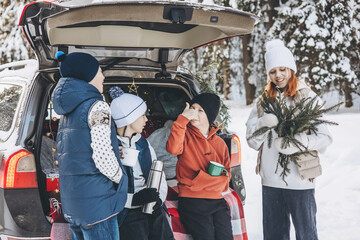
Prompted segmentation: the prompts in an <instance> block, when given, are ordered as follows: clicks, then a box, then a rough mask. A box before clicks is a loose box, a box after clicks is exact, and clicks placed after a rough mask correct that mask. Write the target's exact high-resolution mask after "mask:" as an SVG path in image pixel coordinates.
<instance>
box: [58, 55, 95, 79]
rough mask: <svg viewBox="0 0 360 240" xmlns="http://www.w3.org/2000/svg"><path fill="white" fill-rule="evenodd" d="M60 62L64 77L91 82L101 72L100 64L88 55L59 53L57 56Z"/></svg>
mask: <svg viewBox="0 0 360 240" xmlns="http://www.w3.org/2000/svg"><path fill="white" fill-rule="evenodd" d="M55 58H56V60H58V61H59V62H60V74H61V76H62V77H72V78H77V79H80V80H84V81H86V82H90V81H91V80H93V79H94V77H95V76H96V74H97V72H98V70H99V62H98V61H97V60H96V58H94V57H93V56H91V55H90V54H87V53H81V52H73V53H70V54H68V55H66V54H65V53H64V52H62V51H58V52H57V53H56V55H55Z"/></svg>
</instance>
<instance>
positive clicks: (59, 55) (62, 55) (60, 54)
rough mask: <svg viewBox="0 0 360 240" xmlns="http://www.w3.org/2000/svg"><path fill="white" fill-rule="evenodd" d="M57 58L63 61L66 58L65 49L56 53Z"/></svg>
mask: <svg viewBox="0 0 360 240" xmlns="http://www.w3.org/2000/svg"><path fill="white" fill-rule="evenodd" d="M55 58H56V60H58V62H62V61H63V60H64V59H65V58H66V54H65V53H64V52H63V51H58V52H57V53H56V54H55Z"/></svg>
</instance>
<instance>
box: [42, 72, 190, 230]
mask: <svg viewBox="0 0 360 240" xmlns="http://www.w3.org/2000/svg"><path fill="white" fill-rule="evenodd" d="M113 86H118V87H120V88H121V89H122V90H123V91H124V92H126V93H132V94H136V95H138V96H139V97H141V98H142V99H144V101H145V102H146V104H147V107H148V111H147V113H146V115H147V118H148V121H147V123H146V126H145V128H144V130H143V132H142V135H143V136H145V137H146V138H147V137H149V136H150V135H151V134H152V133H153V132H154V131H155V130H157V129H160V128H162V127H163V126H164V124H165V122H166V121H168V120H176V118H177V116H178V115H179V114H180V113H181V112H182V111H183V108H184V106H185V102H187V101H189V100H190V99H191V97H190V96H191V95H192V94H193V91H194V90H192V89H194V86H192V87H190V86H189V84H188V83H187V82H186V81H185V80H184V79H183V78H177V80H174V79H161V80H158V79H146V78H129V77H107V78H106V80H105V82H104V94H103V95H104V99H105V100H106V102H108V103H109V104H110V102H111V99H110V96H109V89H110V88H111V87H113ZM45 115H46V116H45V119H44V121H43V125H42V134H41V137H42V140H41V149H40V165H41V174H40V175H41V176H40V177H41V178H42V181H41V182H43V183H45V184H39V187H40V188H46V190H45V189H41V190H40V192H41V193H42V196H41V197H42V200H43V206H44V213H45V215H46V218H47V219H48V221H49V222H50V223H52V222H53V221H54V220H55V218H56V217H57V215H58V213H59V211H60V209H61V200H60V194H61V193H60V189H59V167H58V159H57V152H56V135H57V131H58V124H59V121H60V116H58V115H57V114H56V113H55V112H54V110H53V109H52V104H51V101H48V104H47V114H45ZM166 171H167V170H166V166H165V173H166ZM169 171H171V170H170V169H169ZM166 174H167V173H166ZM167 175H168V174H167ZM170 175H174V174H172V173H169V176H170Z"/></svg>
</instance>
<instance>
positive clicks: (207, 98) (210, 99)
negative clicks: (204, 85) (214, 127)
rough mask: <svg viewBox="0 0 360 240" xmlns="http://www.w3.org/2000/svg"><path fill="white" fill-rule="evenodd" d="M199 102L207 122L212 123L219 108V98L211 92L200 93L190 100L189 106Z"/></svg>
mask: <svg viewBox="0 0 360 240" xmlns="http://www.w3.org/2000/svg"><path fill="white" fill-rule="evenodd" d="M194 103H197V104H199V105H200V106H201V107H202V108H203V109H204V111H205V113H206V116H207V118H208V121H209V124H210V125H211V124H213V123H214V121H215V119H216V117H217V115H218V113H219V110H220V98H219V96H218V95H216V94H213V93H202V94H199V95H197V96H195V97H194V98H193V99H191V101H190V106H191V105H193V104H194Z"/></svg>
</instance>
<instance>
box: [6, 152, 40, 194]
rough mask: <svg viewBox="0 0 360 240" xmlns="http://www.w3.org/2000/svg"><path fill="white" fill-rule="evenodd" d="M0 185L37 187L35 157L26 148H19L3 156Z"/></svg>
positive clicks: (7, 187) (7, 186)
mask: <svg viewBox="0 0 360 240" xmlns="http://www.w3.org/2000/svg"><path fill="white" fill-rule="evenodd" d="M0 187H1V188H4V189H9V188H37V187H38V185H37V180H36V166H35V158H34V155H33V154H32V153H30V152H29V151H27V150H24V149H22V150H20V151H17V152H15V153H14V154H12V155H10V156H9V157H8V158H5V157H3V160H2V161H1V166H0Z"/></svg>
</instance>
